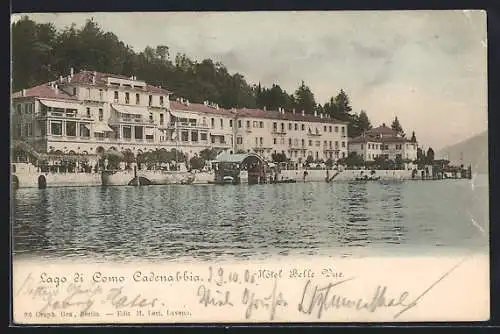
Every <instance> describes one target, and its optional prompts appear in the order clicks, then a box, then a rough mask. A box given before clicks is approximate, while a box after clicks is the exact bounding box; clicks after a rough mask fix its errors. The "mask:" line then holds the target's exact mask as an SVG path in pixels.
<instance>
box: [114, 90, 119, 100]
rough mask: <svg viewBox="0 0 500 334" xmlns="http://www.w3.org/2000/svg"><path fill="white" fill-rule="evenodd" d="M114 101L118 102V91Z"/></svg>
mask: <svg viewBox="0 0 500 334" xmlns="http://www.w3.org/2000/svg"><path fill="white" fill-rule="evenodd" d="M114 101H115V103H118V91H115V97H114Z"/></svg>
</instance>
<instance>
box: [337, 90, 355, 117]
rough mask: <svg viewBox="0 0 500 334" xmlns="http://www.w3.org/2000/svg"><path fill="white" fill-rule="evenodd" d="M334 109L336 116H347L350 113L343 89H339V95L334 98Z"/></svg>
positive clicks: (347, 98)
mask: <svg viewBox="0 0 500 334" xmlns="http://www.w3.org/2000/svg"><path fill="white" fill-rule="evenodd" d="M335 108H336V113H337V114H338V115H349V113H350V112H351V111H352V107H351V102H350V100H349V96H347V94H346V92H344V90H343V89H341V90H340V92H339V94H338V95H337V96H336V97H335Z"/></svg>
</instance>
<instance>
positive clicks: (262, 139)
mask: <svg viewBox="0 0 500 334" xmlns="http://www.w3.org/2000/svg"><path fill="white" fill-rule="evenodd" d="M259 142H260V146H262V145H264V138H262V137H260V139H259Z"/></svg>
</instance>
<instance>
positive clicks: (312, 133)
mask: <svg viewBox="0 0 500 334" xmlns="http://www.w3.org/2000/svg"><path fill="white" fill-rule="evenodd" d="M307 135H308V136H311V137H320V136H321V133H319V130H316V131H308V132H307Z"/></svg>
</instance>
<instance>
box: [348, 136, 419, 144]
mask: <svg viewBox="0 0 500 334" xmlns="http://www.w3.org/2000/svg"><path fill="white" fill-rule="evenodd" d="M368 142H370V143H405V142H408V143H409V142H411V140H409V139H407V138H403V137H397V136H389V137H387V136H386V137H377V136H373V135H366V134H365V135H364V136H363V135H361V136H358V137H354V138H350V139H349V143H351V144H358V143H368Z"/></svg>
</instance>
